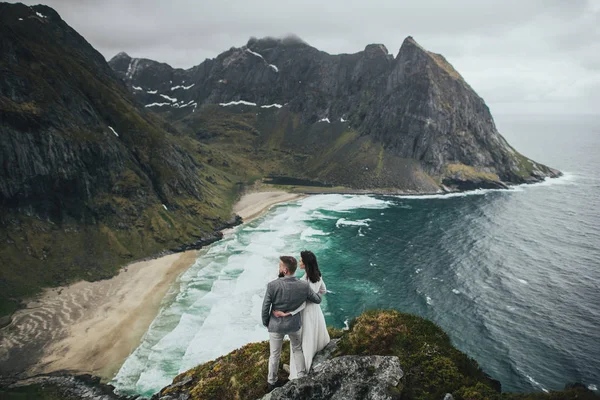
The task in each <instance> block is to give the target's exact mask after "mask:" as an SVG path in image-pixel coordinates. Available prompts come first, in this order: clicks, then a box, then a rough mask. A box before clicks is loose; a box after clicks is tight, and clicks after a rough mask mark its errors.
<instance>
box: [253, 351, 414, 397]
mask: <svg viewBox="0 0 600 400" xmlns="http://www.w3.org/2000/svg"><path fill="white" fill-rule="evenodd" d="M402 376H403V372H402V368H401V367H400V361H399V359H398V357H382V356H362V357H361V356H343V357H336V358H334V359H331V360H329V361H325V362H324V363H322V364H320V365H319V366H317V367H316V368H314V370H312V371H311V373H310V374H308V375H307V376H305V377H303V378H299V379H295V380H292V381H290V382H288V383H286V384H285V385H284V386H283V387H281V388H278V389H275V390H274V391H273V392H271V393H269V394H268V395H267V396H265V397H263V400H283V399H289V400H292V399H297V400H301V399H323V400H325V399H348V400H353V399H356V400H388V399H389V400H391V399H394V398H399V396H398V395H399V393H398V391H397V390H396V389H395V387H396V385H398V383H399V382H400V379H401V378H402Z"/></svg>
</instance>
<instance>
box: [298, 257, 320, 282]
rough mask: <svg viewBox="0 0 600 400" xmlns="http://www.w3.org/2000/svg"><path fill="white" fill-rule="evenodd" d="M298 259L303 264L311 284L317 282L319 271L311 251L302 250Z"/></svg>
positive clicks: (315, 258)
mask: <svg viewBox="0 0 600 400" xmlns="http://www.w3.org/2000/svg"><path fill="white" fill-rule="evenodd" d="M300 258H302V262H303V263H304V268H305V270H306V275H307V276H308V279H310V281H311V282H312V283H316V282H319V281H320V280H321V271H320V270H319V264H318V263H317V256H315V254H314V253H313V252H312V251H308V250H304V251H301V252H300Z"/></svg>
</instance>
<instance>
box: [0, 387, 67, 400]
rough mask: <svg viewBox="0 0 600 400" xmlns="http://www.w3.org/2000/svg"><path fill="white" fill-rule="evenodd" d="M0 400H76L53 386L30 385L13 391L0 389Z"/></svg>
mask: <svg viewBox="0 0 600 400" xmlns="http://www.w3.org/2000/svg"><path fill="white" fill-rule="evenodd" d="M0 398H1V399H2V400H76V398H75V397H72V396H69V395H68V394H66V393H65V392H64V391H63V390H61V389H59V388H58V387H56V386H53V385H43V386H42V385H31V386H25V387H20V388H14V389H3V388H0Z"/></svg>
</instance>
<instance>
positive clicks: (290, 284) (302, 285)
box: [262, 256, 321, 392]
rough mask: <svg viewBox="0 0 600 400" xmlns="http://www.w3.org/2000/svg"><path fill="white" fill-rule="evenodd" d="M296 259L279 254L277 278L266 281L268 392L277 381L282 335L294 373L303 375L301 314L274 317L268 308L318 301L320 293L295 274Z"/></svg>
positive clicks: (264, 317) (264, 313)
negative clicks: (268, 351)
mask: <svg viewBox="0 0 600 400" xmlns="http://www.w3.org/2000/svg"><path fill="white" fill-rule="evenodd" d="M297 265H298V263H297V261H296V259H295V258H294V257H290V256H281V257H279V279H276V280H274V281H272V282H269V284H268V285H267V292H266V293H265V298H264V301H263V306H262V322H263V325H264V326H266V327H268V329H269V345H270V349H271V355H270V357H269V376H268V378H267V382H268V383H269V392H270V391H271V390H273V389H274V388H275V387H277V386H279V385H278V384H277V370H278V369H279V360H280V358H281V346H282V344H283V338H284V336H285V335H288V336H289V337H290V342H291V348H292V351H293V352H294V361H295V362H296V371H298V377H299V378H300V377H302V376H304V375H306V365H305V364H304V354H303V353H302V317H301V314H300V313H297V314H295V315H292V316H289V317H283V318H278V317H275V316H273V315H271V311H272V310H280V311H292V310H295V309H296V308H298V307H299V306H300V305H301V304H302V303H304V302H305V301H307V300H308V301H310V302H313V303H316V304H319V303H321V295H320V294H317V293H315V292H313V291H312V289H311V288H310V287H309V285H308V283H307V282H303V281H301V280H299V279H298V278H296V277H295V276H294V274H295V273H296V267H297Z"/></svg>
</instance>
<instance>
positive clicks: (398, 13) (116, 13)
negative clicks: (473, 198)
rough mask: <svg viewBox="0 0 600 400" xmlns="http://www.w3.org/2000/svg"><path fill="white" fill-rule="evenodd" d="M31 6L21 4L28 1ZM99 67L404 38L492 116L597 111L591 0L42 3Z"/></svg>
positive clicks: (599, 38)
mask: <svg viewBox="0 0 600 400" xmlns="http://www.w3.org/2000/svg"><path fill="white" fill-rule="evenodd" d="M38 2H39V1H33V2H31V1H25V3H26V4H30V5H32V4H37V3H38ZM46 4H47V5H49V6H51V7H53V8H54V9H56V10H57V11H58V13H59V14H60V15H61V16H62V18H63V19H64V20H65V21H67V23H69V24H70V25H71V26H72V27H73V28H75V29H76V30H77V31H78V32H79V33H80V34H82V35H83V36H84V37H85V38H86V39H87V40H88V41H89V42H90V43H91V44H92V45H93V46H94V47H95V48H96V49H98V50H99V51H100V52H101V53H102V54H103V55H104V56H105V57H106V59H107V60H109V59H110V58H111V57H113V56H114V55H115V54H116V53H118V52H120V51H125V52H127V53H128V54H129V55H130V56H132V57H146V58H151V59H154V60H157V61H162V62H166V63H168V64H170V65H172V66H173V67H181V68H189V67H191V66H193V65H197V64H199V63H201V62H202V61H203V60H204V59H206V58H213V57H216V56H217V55H218V54H219V53H221V52H223V51H225V50H227V49H229V48H230V47H232V46H236V47H239V46H242V45H244V44H246V42H247V40H248V38H249V37H250V36H256V37H263V36H284V35H286V34H288V33H295V34H297V35H298V36H300V37H301V38H302V39H304V40H305V41H306V42H308V43H309V44H311V45H312V46H315V47H317V48H319V49H321V50H324V51H327V52H329V53H353V52H357V51H360V50H362V49H364V47H365V45H367V44H369V43H383V44H385V45H386V47H387V48H388V50H389V51H390V53H392V54H394V56H395V55H397V53H398V50H399V48H400V45H401V44H402V41H403V40H404V38H405V37H406V36H409V35H411V36H413V37H414V38H415V40H417V42H419V43H420V44H421V45H422V46H423V47H425V48H426V49H428V50H431V51H434V52H436V53H441V54H443V55H444V56H445V57H446V58H447V59H448V61H450V63H452V64H453V65H454V67H455V68H456V69H457V70H458V71H459V72H460V73H461V74H462V75H463V77H464V78H465V79H466V80H467V82H469V84H470V85H471V86H472V87H473V88H474V89H475V90H476V91H477V92H478V93H479V95H480V96H482V97H483V98H484V99H485V100H486V102H487V104H488V105H489V106H490V108H491V109H492V112H549V113H558V112H560V113H562V112H567V113H593V114H599V113H600V110H599V107H600V28H599V27H600V0H503V1H501V2H500V1H496V0H453V1H447V0H418V1H412V0H411V1H406V0H367V1H357V0H295V1H294V0H291V1H290V0H277V1H275V0H256V1H247V0H221V1H203V0H197V1H195V0H170V1H158V0H47V1H46Z"/></svg>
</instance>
